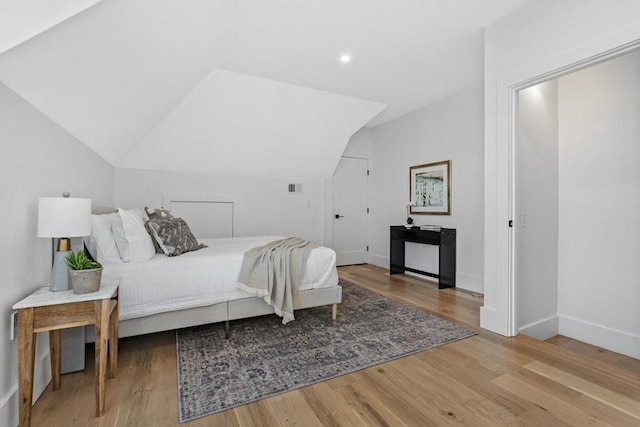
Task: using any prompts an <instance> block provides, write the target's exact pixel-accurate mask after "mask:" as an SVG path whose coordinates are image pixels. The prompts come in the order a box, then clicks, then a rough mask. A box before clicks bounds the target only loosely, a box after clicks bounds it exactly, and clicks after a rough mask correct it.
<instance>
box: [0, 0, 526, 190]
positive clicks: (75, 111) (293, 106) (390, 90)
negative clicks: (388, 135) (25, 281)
mask: <svg viewBox="0 0 640 427" xmlns="http://www.w3.org/2000/svg"><path fill="white" fill-rule="evenodd" d="M1 1H6V0H0V2H1ZM31 3H34V2H31ZM36 3H37V2H36ZM42 3H43V4H44V3H47V2H46V1H42ZM50 3H55V2H49V3H48V4H50ZM82 3H83V4H85V5H84V6H83V7H86V3H87V2H82ZM523 3H524V0H514V1H510V2H506V1H501V0H494V1H484V0H478V1H425V2H417V1H242V2H231V1H213V0H212V1H204V0H182V1H169V0H165V1H162V0H156V1H153V0H137V1H109V0H104V1H101V2H99V3H97V4H95V5H93V6H91V7H88V8H86V9H84V10H82V8H81V7H79V8H78V9H76V10H71V11H70V12H67V13H68V15H69V16H70V17H69V18H68V19H66V20H63V21H62V22H60V23H59V24H57V25H54V26H52V27H51V28H49V29H47V30H46V31H44V32H42V33H40V34H38V35H36V36H34V37H31V36H29V35H27V36H25V35H22V38H24V39H25V41H24V42H23V43H20V44H18V45H17V46H15V47H12V48H10V49H8V50H6V51H5V52H3V53H2V54H0V81H2V82H3V83H5V84H6V85H7V86H9V87H11V88H12V89H13V90H14V91H16V92H17V93H18V94H20V95H21V96H22V97H23V98H25V99H26V100H27V101H29V102H30V103H31V104H32V105H34V106H35V107H36V108H38V109H39V110H41V111H42V112H43V113H44V114H46V115H48V116H49V117H50V118H52V119H53V120H55V121H56V122H57V123H58V124H60V126H62V127H63V128H65V129H66V130H67V131H69V132H70V133H71V134H73V135H74V136H76V137H77V138H78V139H80V140H81V141H83V142H84V143H86V144H87V145H88V146H90V147H91V148H92V149H93V150H94V151H96V152H97V153H98V154H100V155H101V156H102V157H104V158H105V159H106V160H107V161H109V162H110V163H112V164H113V165H114V166H116V167H130V168H148V169H166V170H175V171H190V172H192V171H198V172H215V173H226V174H252V175H260V176H291V177H300V178H318V177H322V176H330V175H331V174H332V173H333V169H334V168H335V166H336V164H337V161H338V159H339V157H340V155H341V154H342V151H343V150H344V147H345V145H346V143H347V142H348V140H349V138H350V136H351V135H352V134H353V133H354V132H356V131H357V130H358V129H359V128H361V127H362V126H364V125H368V126H376V125H378V124H381V123H384V122H385V121H388V120H391V119H393V118H395V117H398V116H399V115H402V114H405V113H407V112H410V111H412V110H415V109H417V108H420V107H421V106H423V105H426V104H428V103H430V102H433V101H435V100H437V99H439V98H441V97H443V96H446V95H448V94H450V93H453V92H455V91H457V90H459V89H461V88H463V87H466V86H469V85H471V84H474V83H476V82H479V81H481V80H482V28H483V27H485V26H487V25H488V24H490V23H491V22H493V21H495V20H497V19H499V18H500V17H502V16H504V15H505V14H507V13H509V12H511V11H512V10H514V9H515V8H517V7H519V6H520V5H522V4H523ZM1 4H2V3H0V5H1ZM5 10H6V8H5ZM78 10H82V11H81V12H79V13H76V12H77V11H78ZM9 12H10V10H9ZM71 15H72V16H71ZM3 19H8V18H6V17H5V18H3ZM60 19H61V18H60V16H57V17H56V18H55V19H54V20H53V21H60ZM47 26H48V25H45V26H43V29H44V28H46V27H47ZM343 53H349V54H351V55H352V57H353V59H352V62H351V63H349V64H341V63H340V62H339V61H338V57H339V56H340V55H341V54H343Z"/></svg>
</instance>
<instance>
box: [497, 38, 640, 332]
mask: <svg viewBox="0 0 640 427" xmlns="http://www.w3.org/2000/svg"><path fill="white" fill-rule="evenodd" d="M638 47H640V40H634V41H632V42H629V43H625V44H623V45H621V46H618V47H615V48H612V49H610V50H607V51H605V52H601V53H598V54H596V55H593V56H590V57H588V58H585V59H582V60H579V61H576V62H574V63H572V64H568V65H566V66H563V67H560V68H557V69H555V70H551V71H549V72H546V73H543V74H540V75H538V76H535V77H532V78H528V79H525V80H523V81H520V82H518V83H515V84H512V85H510V86H509V119H508V121H509V136H508V153H509V171H508V174H509V177H508V179H509V195H508V200H509V218H510V219H512V220H514V222H515V219H514V217H515V209H516V207H515V198H516V195H515V188H516V185H515V184H516V182H515V179H516V178H515V177H516V172H515V146H516V134H517V133H516V120H517V113H518V111H517V102H516V99H517V97H518V92H519V91H520V90H522V89H526V88H528V87H531V86H533V85H537V84H539V83H542V82H545V81H548V80H552V79H557V78H559V77H561V76H564V75H567V74H570V73H574V72H576V71H579V70H582V69H584V68H587V67H590V66H593V65H596V64H599V63H601V62H604V61H607V60H609V59H612V58H615V57H618V56H620V55H624V54H625V53H628V52H630V51H632V50H635V49H638ZM508 239H509V240H508V244H509V260H508V270H509V281H508V289H507V295H508V301H509V303H508V306H507V318H508V324H507V328H508V329H507V330H508V335H507V336H514V335H516V334H517V330H518V314H517V313H518V301H517V297H516V295H517V292H518V290H517V289H516V288H517V286H516V279H515V271H516V267H517V266H516V265H515V259H516V258H515V240H514V232H513V228H512V227H510V228H509V230H508ZM528 335H530V334H528ZM533 336H535V335H533Z"/></svg>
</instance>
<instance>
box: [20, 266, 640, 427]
mask: <svg viewBox="0 0 640 427" xmlns="http://www.w3.org/2000/svg"><path fill="white" fill-rule="evenodd" d="M339 274H340V277H341V278H343V279H346V280H349V281H351V282H353V283H356V284H358V285H360V286H363V287H365V288H367V289H370V290H372V291H375V292H379V293H381V294H383V295H386V296H388V297H390V298H393V299H395V300H398V301H401V302H404V303H407V304H410V305H413V306H416V307H419V308H421V309H423V310H426V311H429V312H431V313H434V314H437V315H439V316H441V317H444V318H447V319H450V320H453V321H455V322H458V323H463V324H466V325H467V326H470V327H472V328H473V329H475V330H476V331H477V332H478V335H477V336H474V337H471V338H468V339H464V340H462V341H458V342H455V343H452V344H449V345H446V346H443V347H438V348H435V349H432V350H426V351H423V352H420V353H417V354H415V355H412V356H408V357H405V358H402V359H398V360H395V361H392V362H388V363H385V364H382V365H378V366H374V367H372V368H369V369H365V370H362V371H359V372H356V373H353V374H349V375H345V376H342V377H339V378H336V379H333V380H330V381H327V382H323V383H319V384H316V385H313V386H309V387H305V388H302V389H299V390H295V391H292V392H289V393H286V394H282V395H279V396H275V397H272V398H269V399H265V400H262V401H260V402H256V403H252V404H249V405H245V406H242V407H239V408H236V409H233V410H229V411H226V412H223V413H220V414H217V415H212V416H209V417H205V418H201V419H199V420H195V421H193V422H190V423H186V424H184V425H185V426H190V427H192V426H278V425H281V426H321V425H324V426H378V425H380V426H404V425H406V426H432V425H433V426H438V425H465V426H501V425H504V426H512V425H525V426H592V425H593V426H596V425H602V426H640V361H638V360H636V359H632V358H629V357H625V356H622V355H619V354H616V353H612V352H609V351H606V350H602V349H599V348H596V347H593V346H589V345H586V344H583V343H580V342H577V341H574V340H571V339H568V338H564V337H555V338H552V339H550V340H548V341H547V342H542V341H538V340H535V339H532V338H529V337H526V336H519V337H516V338H505V337H501V336H499V335H496V334H492V333H490V332H487V331H484V330H481V329H480V328H479V327H478V324H479V311H480V306H481V304H482V296H481V295H473V294H470V293H466V292H462V291H459V290H451V289H447V290H441V291H439V290H438V289H437V287H436V286H434V285H433V284H431V283H430V282H426V281H423V280H420V279H417V278H414V277H411V276H405V275H394V276H389V274H388V271H387V270H385V269H382V268H379V267H374V266H370V265H362V266H349V267H340V268H339ZM338 315H340V314H339V311H338ZM87 353H88V354H89V355H91V354H92V352H91V351H88V352H87ZM93 381H94V377H93V360H92V358H91V356H89V359H88V361H87V369H86V370H85V371H84V372H80V373H75V374H68V375H64V376H63V378H62V390H61V391H57V392H52V391H51V386H49V387H48V388H47V390H46V391H45V392H44V394H43V395H42V397H41V398H40V399H39V401H38V402H37V403H36V405H35V407H34V408H33V423H32V425H34V426H46V427H56V426H65V427H68V426H91V425H95V426H175V425H178V413H177V410H178V404H177V400H176V354H175V333H173V332H166V333H158V334H152V335H147V336H142V337H133V338H125V339H121V340H120V357H119V373H118V378H116V379H111V380H109V381H108V382H107V400H106V413H105V415H104V416H103V417H101V418H94V417H93V415H94V406H93V405H94V400H95V398H94V388H93V386H94V384H93Z"/></svg>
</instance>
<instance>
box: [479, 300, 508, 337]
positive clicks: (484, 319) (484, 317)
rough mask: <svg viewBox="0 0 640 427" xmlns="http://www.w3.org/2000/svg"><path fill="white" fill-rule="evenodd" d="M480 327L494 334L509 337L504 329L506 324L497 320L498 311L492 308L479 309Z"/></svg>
mask: <svg viewBox="0 0 640 427" xmlns="http://www.w3.org/2000/svg"><path fill="white" fill-rule="evenodd" d="M480 327H481V328H482V329H486V330H488V331H491V332H495V333H496V334H500V335H504V336H505V337H508V336H510V335H509V331H508V330H507V329H505V328H506V322H502V321H501V319H498V311H497V310H496V309H495V308H494V307H488V306H486V305H483V306H482V307H480Z"/></svg>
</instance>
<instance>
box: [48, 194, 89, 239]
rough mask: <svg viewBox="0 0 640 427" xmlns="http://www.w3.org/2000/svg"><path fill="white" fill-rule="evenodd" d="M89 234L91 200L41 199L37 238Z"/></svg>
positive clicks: (68, 198) (67, 198)
mask: <svg viewBox="0 0 640 427" xmlns="http://www.w3.org/2000/svg"><path fill="white" fill-rule="evenodd" d="M89 234H91V199H76V198H73V199H72V198H70V197H41V198H40V199H39V201H38V237H79V236H88V235H89Z"/></svg>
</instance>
